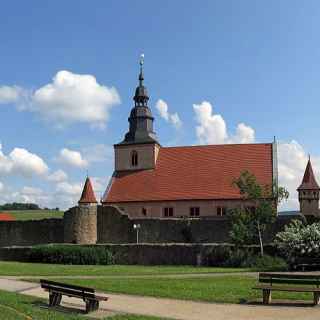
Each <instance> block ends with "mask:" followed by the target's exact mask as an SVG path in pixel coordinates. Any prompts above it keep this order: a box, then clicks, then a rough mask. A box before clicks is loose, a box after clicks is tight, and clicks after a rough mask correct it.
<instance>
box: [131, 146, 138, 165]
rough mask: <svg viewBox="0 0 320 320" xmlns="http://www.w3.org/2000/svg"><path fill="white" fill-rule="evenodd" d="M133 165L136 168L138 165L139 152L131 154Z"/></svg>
mask: <svg viewBox="0 0 320 320" xmlns="http://www.w3.org/2000/svg"><path fill="white" fill-rule="evenodd" d="M131 165H132V166H133V167H136V166H137V165H138V152H137V151H135V150H133V151H132V152H131Z"/></svg>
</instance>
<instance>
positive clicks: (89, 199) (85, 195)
mask: <svg viewBox="0 0 320 320" xmlns="http://www.w3.org/2000/svg"><path fill="white" fill-rule="evenodd" d="M79 203H97V199H96V196H95V195H94V192H93V188H92V184H91V181H90V179H89V177H87V179H86V182H85V184H84V187H83V191H82V194H81V198H80V200H79Z"/></svg>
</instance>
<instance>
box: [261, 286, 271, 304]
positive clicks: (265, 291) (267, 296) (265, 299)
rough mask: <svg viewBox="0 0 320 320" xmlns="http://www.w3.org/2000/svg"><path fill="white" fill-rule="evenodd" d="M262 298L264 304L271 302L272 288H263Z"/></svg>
mask: <svg viewBox="0 0 320 320" xmlns="http://www.w3.org/2000/svg"><path fill="white" fill-rule="evenodd" d="M262 300H263V304H269V303H270V302H271V290H270V289H263V290H262Z"/></svg>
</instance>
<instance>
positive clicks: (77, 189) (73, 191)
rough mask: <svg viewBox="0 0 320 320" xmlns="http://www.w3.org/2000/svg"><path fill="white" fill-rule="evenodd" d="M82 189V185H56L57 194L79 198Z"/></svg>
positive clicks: (65, 183)
mask: <svg viewBox="0 0 320 320" xmlns="http://www.w3.org/2000/svg"><path fill="white" fill-rule="evenodd" d="M81 191H82V188H81V184H80V183H69V182H66V181H65V182H61V183H58V184H57V185H56V193H57V194H61V195H70V196H79V197H80V194H81Z"/></svg>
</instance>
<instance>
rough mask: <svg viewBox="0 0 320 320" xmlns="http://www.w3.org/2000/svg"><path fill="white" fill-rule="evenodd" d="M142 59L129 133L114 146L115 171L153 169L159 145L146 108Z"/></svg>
mask: <svg viewBox="0 0 320 320" xmlns="http://www.w3.org/2000/svg"><path fill="white" fill-rule="evenodd" d="M143 58H144V56H143V55H141V59H140V74H139V85H138V87H137V88H136V91H135V95H134V97H133V100H134V107H133V108H132V110H131V113H130V116H129V118H128V121H129V131H128V132H127V133H126V135H125V137H124V140H123V141H122V142H120V143H118V144H115V145H114V151H115V170H116V171H125V170H143V169H153V168H155V165H156V161H157V157H158V152H159V148H160V144H159V142H158V140H157V136H156V134H155V133H154V131H153V120H154V118H153V116H152V113H151V110H150V109H149V107H148V100H149V96H148V92H147V88H146V87H145V86H144V84H143V81H144V76H143V62H144V61H143Z"/></svg>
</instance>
